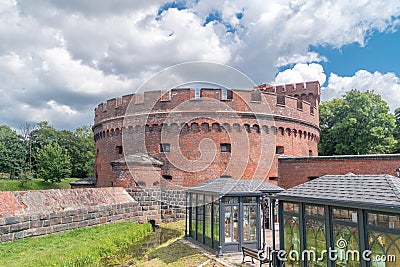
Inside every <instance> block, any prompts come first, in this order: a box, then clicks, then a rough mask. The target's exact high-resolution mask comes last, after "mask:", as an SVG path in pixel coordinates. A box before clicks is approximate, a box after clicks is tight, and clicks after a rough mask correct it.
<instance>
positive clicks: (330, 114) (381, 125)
mask: <svg viewBox="0 0 400 267" xmlns="http://www.w3.org/2000/svg"><path fill="white" fill-rule="evenodd" d="M319 112H320V127H321V140H320V143H319V153H320V155H345V154H347V155H352V154H356V155H357V154H374V153H392V152H394V150H395V147H396V144H397V141H396V139H395V137H394V133H395V127H396V120H395V116H394V115H393V114H391V113H390V109H389V106H388V105H387V103H386V102H385V101H384V100H382V98H381V96H380V95H377V94H375V93H373V92H371V91H367V92H360V91H358V90H352V91H349V92H347V93H346V94H345V95H344V96H343V97H342V98H336V99H333V100H330V101H327V102H323V103H321V105H320V109H319Z"/></svg>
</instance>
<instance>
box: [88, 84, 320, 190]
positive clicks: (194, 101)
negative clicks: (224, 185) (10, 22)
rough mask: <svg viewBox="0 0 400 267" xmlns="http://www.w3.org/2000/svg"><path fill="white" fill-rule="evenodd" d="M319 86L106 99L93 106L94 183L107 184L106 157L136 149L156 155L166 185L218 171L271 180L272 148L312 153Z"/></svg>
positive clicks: (274, 166)
mask: <svg viewBox="0 0 400 267" xmlns="http://www.w3.org/2000/svg"><path fill="white" fill-rule="evenodd" d="M319 89H320V88H319V84H318V82H310V83H304V84H296V85H284V86H275V87H271V86H267V85H265V86H264V87H263V86H260V87H257V88H253V90H238V89H232V90H227V89H214V88H201V89H200V88H199V89H197V88H195V89H194V88H180V89H172V90H170V91H161V90H158V91H150V92H144V93H137V94H131V95H125V96H123V97H121V98H114V99H110V100H108V101H106V102H104V103H101V104H100V105H98V106H97V108H96V109H95V118H94V126H93V132H94V138H95V141H96V159H95V177H96V181H97V186H100V187H101V186H115V184H114V183H113V181H114V180H113V177H114V176H113V175H114V174H116V173H115V170H113V167H112V165H111V164H110V162H112V161H114V160H116V159H121V158H123V157H124V156H129V155H131V154H134V153H138V152H141V153H146V154H148V155H149V156H151V157H153V158H156V159H158V160H160V161H161V162H163V164H164V165H163V167H162V170H161V174H160V175H161V176H162V178H164V179H167V180H168V181H169V183H171V184H173V185H174V186H193V185H195V184H198V183H200V182H204V181H205V180H207V179H210V178H215V177H219V176H221V175H229V176H231V177H232V178H234V179H256V178H257V179H261V180H262V179H265V180H269V181H272V182H273V183H274V182H276V179H277V177H278V170H277V163H278V156H279V155H297V156H310V155H317V154H318V142H319V138H320V128H319V114H318V102H319ZM164 149H165V150H166V151H164ZM134 172H136V170H134ZM116 175H118V176H121V177H122V178H123V177H125V176H124V175H125V173H122V172H120V170H119V171H118V173H117V174H116ZM143 176H146V177H149V176H148V175H147V174H143ZM145 182H146V185H145V186H146V187H156V186H157V182H154V181H153V180H151V179H150V178H148V179H147V180H146V181H145ZM141 186H142V185H141Z"/></svg>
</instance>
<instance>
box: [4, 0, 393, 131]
mask: <svg viewBox="0 0 400 267" xmlns="http://www.w3.org/2000/svg"><path fill="white" fill-rule="evenodd" d="M399 29H400V1H398V0H393V1H391V0H382V1H379V0H374V1H367V0H360V1H348V0H332V1H329V0H304V1H300V0H299V1H285V0H268V1H265V0H252V1H248V0H238V1H214V0H197V1H174V2H172V1H169V2H168V1H158V0H157V1H142V0H113V1H111V0H96V1H94V0H93V1H90V0H68V1H65V0H59V1H57V0H35V1H32V0H21V1H13V0H0V82H1V86H0V124H8V125H11V126H12V127H18V126H19V125H21V124H23V123H24V122H26V121H41V120H48V121H50V123H51V124H53V125H54V126H56V127H57V128H60V129H61V128H66V129H74V128H75V127H78V126H81V125H84V124H92V121H93V109H94V108H95V107H96V106H97V104H98V103H100V102H102V101H104V100H106V99H108V98H112V97H115V96H121V95H124V94H129V93H132V92H134V91H135V90H136V89H137V88H138V87H139V86H140V85H141V84H142V83H143V82H144V81H146V80H147V79H149V78H150V77H151V76H152V75H153V74H155V73H157V72H159V71H161V70H162V69H164V68H166V67H169V66H172V65H174V64H179V63H183V62H189V61H212V62H216V63H222V64H227V65H229V66H232V67H234V68H237V69H238V70H240V71H241V72H243V73H245V74H246V75H248V76H249V77H250V78H251V79H252V80H253V81H254V82H255V83H256V84H261V83H270V84H281V83H292V82H301V81H311V80H318V81H319V82H320V83H321V85H322V86H323V88H322V99H324V100H327V99H331V98H333V97H338V96H341V95H342V94H343V93H344V92H346V91H348V90H350V89H353V88H356V89H359V90H363V91H364V90H374V91H375V92H377V93H380V94H381V95H382V96H383V98H384V99H385V100H386V101H387V102H388V103H389V105H390V107H391V109H392V110H394V109H395V108H397V107H400V79H399V77H400V64H399V62H400V51H399V47H400V46H399V45H400V32H399ZM155 89H162V88H155Z"/></svg>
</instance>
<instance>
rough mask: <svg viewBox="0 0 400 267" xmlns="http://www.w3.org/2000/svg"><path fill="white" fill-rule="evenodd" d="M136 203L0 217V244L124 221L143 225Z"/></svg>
mask: <svg viewBox="0 0 400 267" xmlns="http://www.w3.org/2000/svg"><path fill="white" fill-rule="evenodd" d="M138 209H139V205H138V203H137V202H129V203H121V204H113V205H104V206H93V207H85V208H80V209H74V210H67V211H58V212H52V213H50V214H49V213H47V214H46V213H34V214H20V215H6V216H4V217H2V218H0V241H1V242H5V241H12V240H15V239H21V238H25V237H30V236H40V235H47V234H53V233H59V232H64V231H66V230H71V229H76V228H81V227H86V226H94V225H99V224H104V223H116V222H125V221H134V222H145V221H144V220H143V219H144V218H143V217H141V216H139V214H140V212H139V211H138Z"/></svg>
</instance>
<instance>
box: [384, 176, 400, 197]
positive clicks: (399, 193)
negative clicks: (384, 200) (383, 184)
mask: <svg viewBox="0 0 400 267" xmlns="http://www.w3.org/2000/svg"><path fill="white" fill-rule="evenodd" d="M393 178H395V179H400V178H396V177H394V176H391V175H385V179H386V181H387V182H388V184H389V186H390V188H391V189H392V191H393V193H394V195H395V196H396V197H397V198H398V199H399V200H400V188H398V187H397V186H396V185H395V184H394V181H393Z"/></svg>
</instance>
